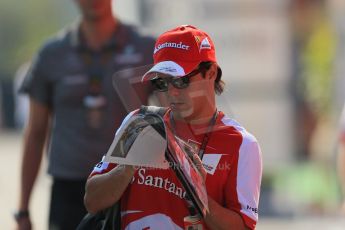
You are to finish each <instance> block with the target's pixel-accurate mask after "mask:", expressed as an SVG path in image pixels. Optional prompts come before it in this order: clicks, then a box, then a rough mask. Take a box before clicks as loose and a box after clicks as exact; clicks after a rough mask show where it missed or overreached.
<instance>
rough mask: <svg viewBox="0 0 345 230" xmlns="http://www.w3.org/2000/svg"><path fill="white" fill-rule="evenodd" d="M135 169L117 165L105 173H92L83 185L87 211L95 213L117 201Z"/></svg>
mask: <svg viewBox="0 0 345 230" xmlns="http://www.w3.org/2000/svg"><path fill="white" fill-rule="evenodd" d="M134 173H135V169H134V168H133V167H132V166H128V165H118V166H117V167H115V168H113V169H112V170H110V171H109V172H107V173H104V174H98V175H94V176H92V177H91V178H89V179H88V181H87V182H86V186H85V196H84V204H85V207H86V209H87V211H88V212H90V213H96V212H98V211H100V210H102V209H105V208H107V207H110V206H111V205H112V204H114V203H115V202H117V201H118V200H119V199H120V198H121V196H122V194H123V192H124V191H125V190H126V188H127V186H128V184H129V183H130V181H131V180H132V177H133V175H134Z"/></svg>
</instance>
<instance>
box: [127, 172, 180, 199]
mask: <svg viewBox="0 0 345 230" xmlns="http://www.w3.org/2000/svg"><path fill="white" fill-rule="evenodd" d="M147 171H149V170H147V169H146V168H140V169H139V170H138V174H137V175H138V177H137V178H136V177H133V179H132V182H131V183H132V184H133V183H136V184H139V185H145V186H150V187H156V188H160V189H164V190H165V191H168V192H169V193H172V194H174V195H176V196H178V197H179V198H181V199H184V197H185V195H186V191H185V190H184V189H183V188H182V187H180V186H177V185H176V184H175V183H174V182H172V181H170V180H169V178H163V177H159V176H152V175H150V174H148V173H147Z"/></svg>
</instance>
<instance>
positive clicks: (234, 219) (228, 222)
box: [204, 196, 247, 230]
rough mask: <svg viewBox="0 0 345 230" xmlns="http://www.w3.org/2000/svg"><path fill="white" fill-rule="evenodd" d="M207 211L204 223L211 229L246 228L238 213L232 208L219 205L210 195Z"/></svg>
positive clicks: (235, 229)
mask: <svg viewBox="0 0 345 230" xmlns="http://www.w3.org/2000/svg"><path fill="white" fill-rule="evenodd" d="M208 205H209V213H208V214H207V215H206V217H205V219H204V220H205V223H206V224H207V226H208V228H210V229H212V230H223V229H224V230H225V229H234V230H242V229H247V228H246V226H245V224H244V222H243V220H242V218H241V217H240V215H239V214H238V213H236V212H234V211H232V210H229V209H226V208H224V207H222V206H221V205H219V204H218V203H217V202H216V201H215V200H213V199H212V198H211V197H210V196H209V197H208Z"/></svg>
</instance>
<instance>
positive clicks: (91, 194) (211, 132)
mask: <svg viewBox="0 0 345 230" xmlns="http://www.w3.org/2000/svg"><path fill="white" fill-rule="evenodd" d="M153 56H154V66H153V67H152V68H151V69H150V70H149V71H148V72H147V73H146V74H145V75H144V77H143V81H144V82H145V81H147V80H150V81H151V83H152V85H153V86H154V87H155V89H156V90H157V91H158V92H160V93H162V94H164V95H165V96H166V99H167V101H168V105H169V108H168V110H167V112H166V113H165V115H164V118H163V119H164V123H165V125H166V126H167V127H168V129H171V130H172V133H174V135H176V136H178V137H179V138H180V139H182V140H184V141H185V142H188V144H190V145H192V146H194V147H195V148H196V152H195V153H194V155H193V156H194V158H195V160H196V162H197V165H198V166H199V167H198V168H199V170H200V171H201V172H202V175H203V179H204V180H205V184H206V189H207V194H208V207H209V212H208V213H207V214H206V215H205V217H204V218H203V219H199V220H200V222H199V221H198V222H197V223H195V225H197V226H198V227H197V226H195V225H193V227H191V226H190V227H188V228H187V226H188V225H189V223H187V221H184V218H186V217H190V215H191V216H193V217H195V216H194V215H195V211H192V210H193V209H192V207H191V206H190V205H188V204H189V202H188V198H187V196H186V195H185V194H186V192H185V191H184V189H183V186H182V184H181V181H180V180H179V179H178V178H177V176H176V175H175V173H174V171H173V169H172V168H168V169H158V168H152V167H139V168H138V167H133V166H130V165H117V164H114V163H109V162H107V161H105V160H104V158H103V161H102V162H100V163H99V164H97V165H96V166H95V168H94V170H93V172H92V173H91V176H90V178H89V179H88V182H87V184H86V193H85V205H86V207H87V209H88V211H89V212H91V213H96V212H98V211H100V210H102V209H105V208H107V207H110V206H111V205H113V204H114V203H115V202H118V200H120V199H121V201H120V204H121V205H120V207H121V229H201V228H200V227H201V226H200V225H202V226H203V227H202V229H255V226H256V223H257V220H258V205H259V196H260V184H261V176H262V160H261V150H260V147H259V144H258V142H257V140H256V138H255V137H254V136H253V135H252V134H250V133H249V132H248V131H247V130H246V129H245V128H243V127H242V126H241V125H240V124H239V123H237V122H236V121H235V120H233V119H231V118H230V117H228V116H227V115H225V114H224V113H223V112H222V111H218V109H217V103H216V100H215V96H216V94H218V95H219V94H221V93H222V92H223V88H224V82H223V81H222V80H221V76H222V72H221V69H220V67H219V66H218V63H217V60H216V53H215V47H214V43H213V42H212V40H211V38H210V37H209V35H208V34H207V33H205V32H203V31H202V30H199V29H198V28H196V27H194V26H191V25H183V26H178V27H176V28H174V29H171V30H169V31H167V32H165V33H163V34H162V35H161V36H160V37H159V38H158V39H157V42H156V46H155V49H154V54H153ZM136 113H138V110H137V111H134V112H132V113H130V114H129V115H128V116H127V117H126V119H125V121H126V120H127V119H130V118H131V117H132V116H133V115H135V114H136ZM116 135H120V134H119V131H118V132H117V133H116ZM143 151H144V150H143ZM142 153H144V152H142ZM204 153H205V154H204ZM201 160H202V162H203V165H204V167H203V166H201V165H202V164H201ZM152 178H154V180H155V181H156V179H157V181H159V180H160V181H161V182H162V183H160V185H159V182H158V183H156V182H153V180H152ZM163 181H164V185H163ZM178 191H181V192H178ZM191 209H192V210H191ZM198 218H200V217H198ZM162 226H164V228H162Z"/></svg>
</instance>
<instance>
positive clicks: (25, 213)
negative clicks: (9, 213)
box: [13, 210, 29, 222]
mask: <svg viewBox="0 0 345 230" xmlns="http://www.w3.org/2000/svg"><path fill="white" fill-rule="evenodd" d="M13 216H14V219H15V220H16V221H17V222H18V221H19V220H21V219H23V218H28V217H29V211H28V210H19V211H17V212H15V213H14V215H13Z"/></svg>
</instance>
